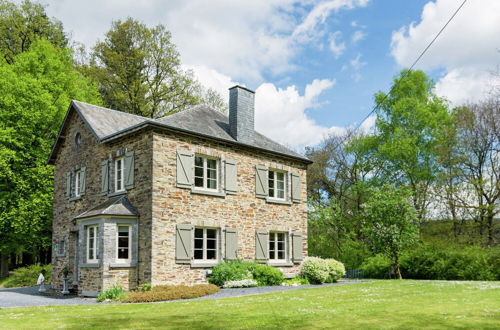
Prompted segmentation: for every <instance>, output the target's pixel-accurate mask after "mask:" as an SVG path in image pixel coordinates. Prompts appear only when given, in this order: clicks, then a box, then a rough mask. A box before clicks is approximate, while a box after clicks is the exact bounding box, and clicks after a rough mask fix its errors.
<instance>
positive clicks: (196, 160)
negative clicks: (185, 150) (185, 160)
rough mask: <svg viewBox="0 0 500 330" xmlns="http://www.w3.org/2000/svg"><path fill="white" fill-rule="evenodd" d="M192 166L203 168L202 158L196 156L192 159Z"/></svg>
mask: <svg viewBox="0 0 500 330" xmlns="http://www.w3.org/2000/svg"><path fill="white" fill-rule="evenodd" d="M194 166H198V167H203V158H202V157H199V156H196V157H195V158H194Z"/></svg>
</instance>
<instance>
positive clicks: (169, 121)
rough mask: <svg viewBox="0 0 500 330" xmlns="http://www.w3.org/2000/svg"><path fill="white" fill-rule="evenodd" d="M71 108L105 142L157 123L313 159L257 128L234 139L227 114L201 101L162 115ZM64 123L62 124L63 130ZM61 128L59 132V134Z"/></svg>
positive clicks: (75, 103) (78, 104) (82, 106)
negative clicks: (249, 137) (248, 136)
mask: <svg viewBox="0 0 500 330" xmlns="http://www.w3.org/2000/svg"><path fill="white" fill-rule="evenodd" d="M71 109H74V110H75V111H76V112H77V113H78V114H79V115H80V116H81V117H82V119H83V121H84V122H86V123H87V125H88V126H89V128H90V130H91V131H92V133H93V134H94V136H95V137H96V138H97V140H98V141H99V142H106V141H109V140H112V139H114V138H117V137H119V136H123V135H126V134H128V133H131V132H133V131H136V130H138V129H142V128H144V127H147V126H155V127H160V128H164V129H169V130H174V131H179V132H183V133H188V134H192V135H196V136H200V137H205V138H210V139H214V140H219V141H224V142H229V143H232V144H235V145H241V146H245V147H248V148H253V149H259V150H263V151H267V152H271V153H275V154H279V155H282V156H286V157H291V158H294V159H298V160H301V161H304V162H306V163H311V161H310V160H309V159H308V158H306V157H304V156H303V155H301V154H299V153H296V152H294V151H292V150H290V149H289V148H287V147H285V146H283V145H281V144H279V143H277V142H275V141H273V140H271V139H269V138H267V137H266V136H264V135H262V134H260V133H258V132H255V135H254V143H253V144H252V145H248V144H244V143H241V142H239V141H237V140H235V139H234V138H233V137H232V136H231V135H230V134H229V119H228V117H227V116H225V115H224V114H222V113H221V112H219V111H216V110H214V109H212V108H210V107H208V106H206V105H198V106H195V107H193V108H191V109H189V110H186V111H182V112H179V113H176V114H173V115H170V116H166V117H162V118H159V119H150V118H146V117H141V116H137V115H132V114H129V113H126V112H121V111H116V110H111V109H107V108H103V107H99V106H96V105H92V104H88V103H84V102H80V101H72V102H71V105H70V109H69V110H68V113H69V111H71ZM65 120H66V119H65ZM63 127H64V124H63ZM63 127H61V132H62V130H63ZM61 132H60V133H59V134H60V135H61ZM60 138H61V136H59V137H58V140H57V142H56V144H55V145H54V148H53V150H52V154H51V156H50V158H49V161H48V162H49V163H53V161H54V159H55V154H56V152H57V148H58V144H59V143H60V141H59V140H60Z"/></svg>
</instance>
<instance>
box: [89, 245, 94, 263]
mask: <svg viewBox="0 0 500 330" xmlns="http://www.w3.org/2000/svg"><path fill="white" fill-rule="evenodd" d="M89 259H90V260H92V259H94V249H92V248H90V249H89Z"/></svg>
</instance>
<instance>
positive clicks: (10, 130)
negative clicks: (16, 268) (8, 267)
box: [0, 40, 100, 255]
mask: <svg viewBox="0 0 500 330" xmlns="http://www.w3.org/2000/svg"><path fill="white" fill-rule="evenodd" d="M72 99H79V100H83V101H87V102H92V103H97V104H99V103H100V101H99V96H98V92H97V90H96V89H95V88H93V87H92V85H91V84H90V83H89V82H88V80H87V79H86V78H84V77H82V75H81V74H80V73H79V72H78V71H77V70H76V69H75V68H74V66H73V62H72V56H71V53H70V52H69V51H68V50H65V49H59V48H56V47H54V46H53V45H52V44H51V43H50V42H49V41H47V40H38V41H34V42H33V43H32V44H31V47H30V49H29V50H28V51H25V52H23V53H21V54H19V55H17V56H16V57H14V61H13V64H8V63H7V61H6V60H4V59H2V60H0V233H1V236H2V238H1V239H0V254H2V255H6V254H9V253H14V252H15V253H20V252H25V251H26V252H36V250H37V249H38V248H49V247H50V246H51V229H52V228H51V224H52V202H53V168H52V166H49V165H47V164H46V161H47V158H48V156H49V153H50V150H51V147H52V144H53V143H54V141H55V138H56V136H57V132H58V129H59V126H60V124H61V122H62V120H63V118H64V115H65V112H66V110H67V108H68V104H69V103H70V101H71V100H72Z"/></svg>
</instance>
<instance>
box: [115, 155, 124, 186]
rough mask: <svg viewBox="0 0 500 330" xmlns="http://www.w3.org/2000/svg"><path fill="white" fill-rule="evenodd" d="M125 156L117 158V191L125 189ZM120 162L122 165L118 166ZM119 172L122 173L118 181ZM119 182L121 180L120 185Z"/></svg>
mask: <svg viewBox="0 0 500 330" xmlns="http://www.w3.org/2000/svg"><path fill="white" fill-rule="evenodd" d="M124 161H125V158H124V157H120V158H117V159H115V192H120V191H125V182H124V174H125V173H124V170H125V164H124ZM118 164H120V166H118ZM118 173H120V181H118ZM118 182H120V187H119V186H118Z"/></svg>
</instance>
